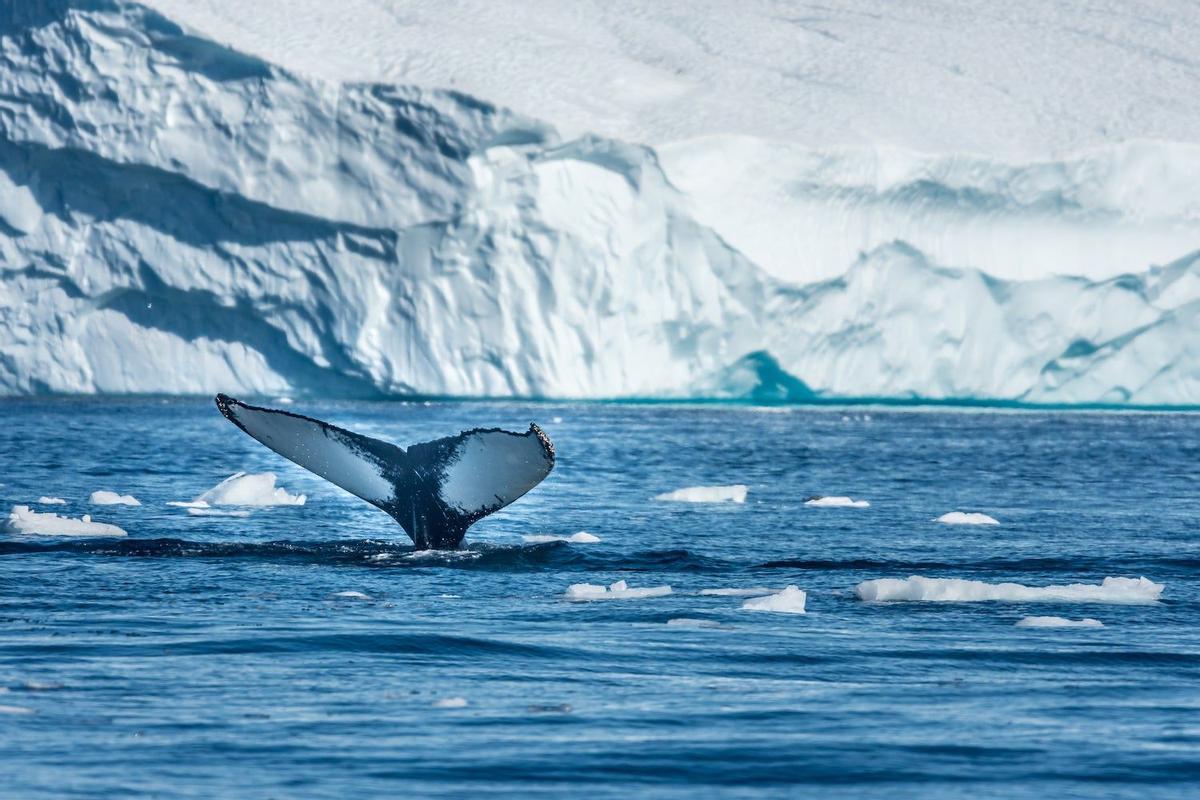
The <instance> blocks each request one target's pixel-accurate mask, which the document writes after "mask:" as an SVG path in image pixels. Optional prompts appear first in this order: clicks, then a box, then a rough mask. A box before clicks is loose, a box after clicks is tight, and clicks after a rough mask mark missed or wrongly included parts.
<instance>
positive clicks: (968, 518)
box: [934, 511, 1000, 525]
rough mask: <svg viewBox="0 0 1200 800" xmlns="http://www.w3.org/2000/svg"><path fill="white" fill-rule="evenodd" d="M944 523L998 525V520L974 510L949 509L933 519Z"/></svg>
mask: <svg viewBox="0 0 1200 800" xmlns="http://www.w3.org/2000/svg"><path fill="white" fill-rule="evenodd" d="M934 522H941V523H943V524H945V525H999V524H1000V520H998V519H996V518H995V517H989V516H988V515H987V514H980V513H977V512H974V511H951V512H949V513H946V514H942V515H941V516H940V517H938V518H937V519H935V520H934Z"/></svg>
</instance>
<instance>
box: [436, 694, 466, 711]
mask: <svg viewBox="0 0 1200 800" xmlns="http://www.w3.org/2000/svg"><path fill="white" fill-rule="evenodd" d="M433 707H434V708H466V707H467V698H465V697H441V698H438V699H437V700H434V701H433Z"/></svg>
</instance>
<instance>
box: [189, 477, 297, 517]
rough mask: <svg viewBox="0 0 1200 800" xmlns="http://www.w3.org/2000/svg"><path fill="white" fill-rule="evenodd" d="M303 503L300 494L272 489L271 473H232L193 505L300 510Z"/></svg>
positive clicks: (276, 488) (274, 486)
mask: <svg viewBox="0 0 1200 800" xmlns="http://www.w3.org/2000/svg"><path fill="white" fill-rule="evenodd" d="M305 499H306V498H305V496H304V495H302V494H290V493H288V490H287V489H284V488H283V487H282V486H276V485H275V473H274V472H259V473H254V474H247V473H245V472H235V473H234V474H233V475H230V476H229V477H228V478H226V479H225V480H223V481H221V482H220V483H218V484H217V485H216V486H214V487H213V488H211V489H209V490H208V491H207V492H205V493H204V494H202V495H200V496H199V497H197V498H196V499H195V501H194V502H195V503H206V504H207V505H210V506H302V505H304V501H305ZM195 507H196V508H203V507H204V506H199V505H197V506H195Z"/></svg>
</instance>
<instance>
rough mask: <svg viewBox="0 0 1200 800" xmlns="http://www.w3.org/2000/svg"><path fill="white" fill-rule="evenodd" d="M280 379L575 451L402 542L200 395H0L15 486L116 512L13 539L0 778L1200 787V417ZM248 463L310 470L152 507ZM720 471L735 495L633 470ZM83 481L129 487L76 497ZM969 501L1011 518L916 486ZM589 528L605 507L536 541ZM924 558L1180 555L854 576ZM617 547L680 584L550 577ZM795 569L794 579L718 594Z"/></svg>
mask: <svg viewBox="0 0 1200 800" xmlns="http://www.w3.org/2000/svg"><path fill="white" fill-rule="evenodd" d="M264 402H268V404H270V403H269V401H264ZM287 408H289V409H290V410H293V411H296V412H299V413H305V414H310V415H313V416H317V417H320V418H322V419H327V420H329V421H332V422H335V423H337V424H340V425H342V426H344V427H348V428H351V429H353V430H356V431H359V432H362V433H365V434H368V435H373V436H377V437H381V438H386V439H389V440H392V441H395V442H397V443H400V444H407V443H411V442H416V441H424V440H429V439H433V438H438V437H441V436H446V435H450V434H453V433H456V432H458V431H459V430H461V429H464V428H470V427H476V426H502V427H507V428H510V429H514V430H524V429H525V427H526V426H527V425H528V423H529V422H530V421H537V422H538V423H539V424H541V425H542V426H543V427H544V429H545V430H546V432H547V433H548V434H549V436H550V437H551V438H552V439H553V441H554V443H555V445H556V447H557V452H558V464H557V467H556V468H555V470H554V472H553V473H552V474H551V475H550V477H549V478H548V479H547V480H546V481H545V482H544V483H543V484H542V485H541V486H539V487H538V488H536V489H535V490H534V491H533V492H531V493H530V494H529V495H527V496H526V497H525V498H523V499H522V500H520V501H518V502H517V503H516V504H514V505H512V506H510V507H509V508H507V509H505V510H504V511H501V512H500V513H498V514H496V515H494V516H493V517H490V518H488V519H486V520H484V521H483V522H481V523H479V524H478V525H476V526H475V527H474V528H472V529H471V531H470V532H469V534H468V539H467V542H466V544H465V546H464V548H463V549H462V550H461V551H457V552H451V553H414V552H413V549H412V546H411V544H410V543H409V542H408V540H407V538H406V537H405V535H404V533H403V531H402V530H401V529H400V528H399V527H398V526H397V525H396V524H395V523H393V522H392V521H391V520H390V519H389V518H388V517H387V516H386V515H384V514H383V513H382V512H380V511H378V510H376V509H374V508H373V507H371V506H369V505H367V504H366V503H363V502H362V501H360V500H358V499H356V498H354V497H352V496H350V495H348V494H346V493H345V492H342V491H341V490H339V489H337V488H335V487H334V486H332V485H330V484H328V483H326V482H324V481H322V480H321V479H319V478H317V477H316V476H314V475H311V474H309V473H307V472H305V471H304V470H302V469H301V468H299V467H296V466H294V465H292V464H290V463H288V462H286V461H284V460H283V459H282V458H280V457H278V456H276V455H275V454H273V453H271V452H269V451H268V450H266V449H264V448H263V447H261V446H260V445H259V444H257V443H256V442H254V441H253V440H251V439H249V438H248V437H246V436H245V435H244V434H242V433H241V432H240V431H238V430H237V429H236V428H234V427H233V426H232V425H230V424H229V423H228V422H226V421H225V420H224V419H222V418H221V417H220V416H219V414H218V413H217V411H216V409H215V408H214V406H213V404H212V403H211V402H208V401H202V400H159V399H138V400H107V401H97V400H86V401H85V400H52V401H48V400H37V401H25V400H19V401H5V402H2V403H0V515H3V514H7V513H8V510H9V509H10V508H11V507H13V506H15V505H18V504H27V503H30V502H32V501H35V500H37V498H38V497H39V496H43V495H47V496H55V497H60V498H63V499H65V500H67V503H66V504H65V505H61V506H36V505H35V506H34V508H35V509H37V510H40V511H45V512H50V511H54V512H57V513H60V514H64V515H70V516H74V517H79V516H81V515H82V514H91V515H92V516H93V518H94V519H95V520H98V521H103V522H110V523H114V524H116V525H119V526H120V527H122V528H124V529H125V530H126V531H127V532H128V536H127V537H126V538H124V539H78V538H63V537H45V536H15V535H11V534H3V535H0V796H2V797H4V798H64V797H96V798H121V797H321V798H345V797H446V798H455V797H467V796H479V797H572V798H575V797H580V796H584V797H594V798H602V797H620V798H628V797H637V798H658V797H664V798H697V797H738V798H774V797H797V796H814V797H879V798H883V797H887V798H896V797H916V796H919V797H922V798H940V797H968V796H969V797H973V798H978V797H997V798H1001V797H1003V798H1039V800H1041V798H1045V797H1047V796H1053V797H1055V798H1072V797H1138V798H1145V797H1196V796H1200V524H1198V523H1200V484H1198V482H1197V478H1198V474H1200V415H1195V414H1151V413H1133V414H1122V413H1101V412H1096V413H1093V412H1073V413H1071V412H1056V413H1043V412H1035V411H995V410H946V409H941V410H917V409H887V408H874V407H856V408H846V409H836V408H818V409H803V408H754V407H747V406H723V405H620V404H577V405H568V404H550V403H531V404H520V403H431V404H426V403H401V402H354V403H351V402H322V401H311V402H310V401H297V402H296V403H295V404H293V405H290V406H287ZM236 471H246V472H252V473H253V472H264V471H273V472H275V473H276V474H277V475H278V480H279V484H280V485H282V486H284V487H286V489H287V490H288V491H290V492H299V493H303V494H305V495H306V496H307V502H306V503H305V504H304V505H303V506H280V507H269V508H261V509H256V510H253V511H252V512H251V513H250V514H249V515H248V516H245V517H212V516H192V515H189V514H188V513H187V510H186V509H182V508H177V507H171V506H168V505H166V503H167V502H168V501H179V500H190V499H192V498H193V497H195V496H197V495H199V494H200V493H201V492H203V491H205V490H206V489H208V488H210V487H212V486H213V485H215V484H216V483H218V482H219V481H220V480H222V479H223V478H225V477H227V476H228V475H230V474H232V473H234V472H236ZM728 484H745V485H746V486H748V495H747V497H746V501H745V503H742V504H737V503H713V504H699V503H696V504H693V503H672V502H663V501H656V500H653V499H652V498H653V497H654V496H655V495H657V494H659V493H663V492H668V491H672V490H675V489H680V488H684V487H692V486H706V485H728ZM98 489H106V490H113V491H116V492H119V493H122V494H132V495H134V496H136V497H137V498H138V499H139V500H140V501H141V503H142V505H140V506H136V507H126V506H95V507H94V506H91V505H89V503H88V496H89V494H90V493H91V492H92V491H94V490H98ZM812 495H849V496H851V497H854V498H862V499H865V500H868V501H869V502H870V506H869V507H868V508H814V507H809V506H805V505H804V504H803V501H804V500H805V498H807V497H809V496H812ZM956 510H957V511H979V512H984V513H987V514H989V515H991V516H993V517H995V518H996V519H998V520H999V521H1000V523H1001V524H1000V525H996V526H952V525H943V524H939V523H936V522H934V521H933V520H934V518H936V517H938V516H940V515H941V514H943V513H945V512H949V511H956ZM579 531H587V532H589V533H591V534H594V535H595V536H597V537H599V538H600V541H599V542H597V543H592V544H572V543H565V542H549V543H536V544H535V543H528V542H525V541H524V540H523V537H525V536H539V535H540V536H558V537H568V536H570V535H572V534H574V533H577V532H579ZM910 575H922V576H928V577H950V578H966V579H972V580H979V581H986V582H989V583H996V582H1007V581H1011V582H1016V583H1020V584H1025V585H1029V586H1043V585H1050V584H1069V583H1076V582H1082V583H1099V582H1100V581H1102V580H1103V579H1104V578H1105V577H1106V576H1114V577H1119V576H1125V577H1132V578H1136V577H1140V576H1145V577H1147V578H1149V579H1151V580H1153V581H1154V582H1156V583H1161V584H1163V585H1164V586H1165V589H1164V591H1163V593H1162V600H1161V601H1160V602H1157V603H1150V604H1138V605H1129V604H1125V605H1120V604H1096V603H1086V604H1068V603H1017V602H977V603H966V602H892V603H868V602H863V601H861V600H859V599H858V598H857V596H856V594H855V587H856V586H857V584H858V583H859V582H861V581H865V580H870V579H874V578H886V577H893V578H906V577H908V576H910ZM618 580H625V581H627V583H628V585H629V586H630V587H635V588H640V587H655V586H670V587H671V589H672V593H671V594H670V595H667V596H663V597H652V598H644V599H629V600H598V601H594V602H570V601H568V600H567V599H566V598H565V596H564V595H565V593H566V591H567V589H568V587H569V586H571V585H572V584H577V583H593V584H609V583H612V582H615V581H618ZM789 584H794V585H796V586H798V587H799V588H801V589H803V590H805V591H806V592H807V613H806V614H803V615H801V614H784V613H770V612H755V611H747V610H743V609H742V603H743V602H744V600H745V598H743V597H734V596H713V595H703V594H701V593H700V592H701V591H702V590H704V589H717V588H745V587H766V588H771V589H774V590H779V589H782V588H783V587H785V586H787V585H789ZM347 592H349V593H358V594H360V595H363V596H358V595H349V596H347V595H344V594H342V593H347ZM1027 615H1054V616H1063V617H1069V618H1072V619H1079V618H1082V617H1091V618H1095V619H1098V620H1100V621H1101V622H1102V623H1103V626H1104V627H1101V628H1065V629H1036V628H1023V627H1017V626H1016V625H1015V623H1016V622H1017V621H1018V620H1020V619H1021V618H1022V617H1025V616H1027ZM678 619H689V620H701V621H703V622H693V623H690V625H692V626H697V625H711V627H689V626H688V625H687V624H678V623H676V624H668V623H669V621H671V620H678Z"/></svg>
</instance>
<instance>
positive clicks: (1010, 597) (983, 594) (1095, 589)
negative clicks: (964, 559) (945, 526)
mask: <svg viewBox="0 0 1200 800" xmlns="http://www.w3.org/2000/svg"><path fill="white" fill-rule="evenodd" d="M1162 591H1163V585H1162V584H1161V583H1154V582H1153V581H1150V580H1147V579H1146V578H1105V579H1104V582H1103V583H1101V584H1099V585H1097V584H1091V583H1072V584H1068V585H1066V586H1023V585H1022V584H1019V583H984V582H983V581H969V580H963V579H960V578H924V577H921V576H919V575H914V576H912V577H910V578H907V579H905V580H899V579H897V578H879V579H876V580H871V581H863V582H862V583H860V584H859V585H858V587H857V588H856V589H855V592H856V594H857V595H858V599H859V600H867V601H872V602H881V601H897V600H907V601H926V602H935V603H975V602H981V601H987V600H1000V601H1010V602H1019V603H1037V602H1056V603H1154V602H1157V601H1158V599H1159V596H1160V595H1161V594H1162Z"/></svg>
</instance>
